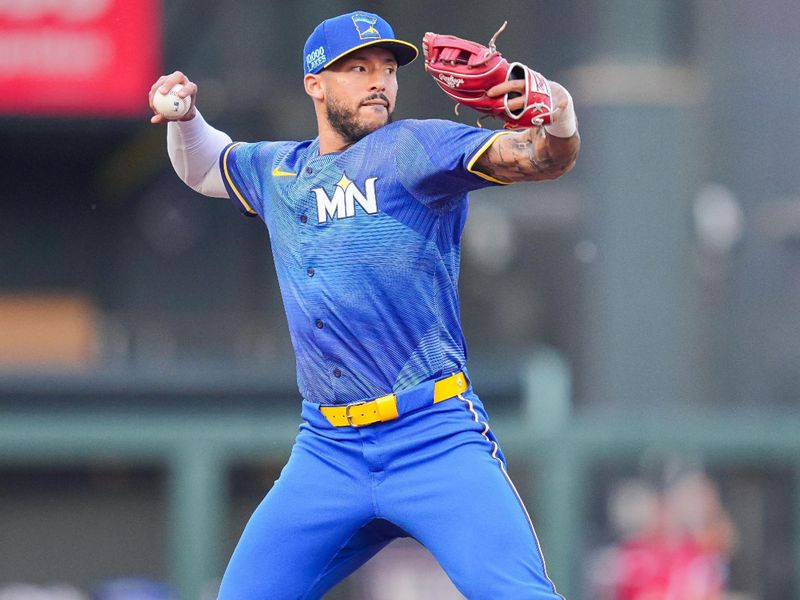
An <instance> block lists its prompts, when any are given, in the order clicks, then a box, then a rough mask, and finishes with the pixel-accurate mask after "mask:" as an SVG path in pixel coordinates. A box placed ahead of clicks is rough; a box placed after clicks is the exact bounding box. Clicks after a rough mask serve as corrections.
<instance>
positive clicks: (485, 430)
mask: <svg viewBox="0 0 800 600" xmlns="http://www.w3.org/2000/svg"><path fill="white" fill-rule="evenodd" d="M458 399H459V400H461V401H462V402H464V403H465V404H466V405H467V408H468V409H469V412H470V413H472V418H473V420H474V421H475V422H476V423H479V424H481V425H483V431H481V435H482V436H483V437H485V438H486V441H487V442H489V443H490V444H491V445H492V458H493V459H495V461H497V464H498V465H499V466H500V471H502V473H503V477H505V478H506V481H507V482H508V485H509V486H511V490H512V491H513V492H514V495H515V496H516V497H517V501H518V502H519V505H520V506H521V507H522V512H524V513H525V518H526V519H527V520H528V525H529V526H530V528H531V534H532V535H533V541H535V542H536V549H537V551H538V552H539V558H540V559H541V561H542V568H543V569H544V576H545V577H546V578H547V581H548V582H550V585H551V586H552V588H553V593H554V594H555V595H556V596H558V597H559V598H561V599H562V600H565V599H564V596H562V595H561V594H559V593H558V591H556V584H555V583H553V580H552V579H550V575H548V574H547V563H546V562H545V560H544V554H543V553H542V546H541V545H540V544H539V538H538V537H537V536H536V530H535V529H534V527H533V521H531V516H530V514H528V509H527V508H525V503H524V502H523V501H522V497H521V496H520V495H519V492H518V491H517V488H516V486H514V482H513V481H511V477H509V475H508V472H507V471H506V466H505V465H504V464H503V461H502V460H500V458H498V456H497V452H498V451H499V450H500V446H498V445H497V442H495V441H494V440H492V439H490V438H489V436H488V435H487V434H488V433H489V424H488V423H486V422H485V421H481V420H480V418H479V416H478V412H477V411H476V410H475V406H474V405H473V404H472V401H471V400H469V399H468V398H465V397H464V396H463V395H462V394H459V395H458Z"/></svg>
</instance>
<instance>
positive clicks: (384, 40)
mask: <svg viewBox="0 0 800 600" xmlns="http://www.w3.org/2000/svg"><path fill="white" fill-rule="evenodd" d="M386 42H391V43H392V44H401V45H403V46H408V47H409V48H413V50H414V53H415V54H414V58H412V59H411V60H410V61H408V62H407V63H406V65H410V64H411V63H412V62H414V61H415V60H417V57H418V56H419V50H418V49H417V47H416V46H415V45H414V44H411V43H409V42H404V41H403V40H393V39H390V38H382V39H378V40H370V41H369V42H366V43H365V44H361V45H360V46H356V47H355V48H350V49H349V50H347V51H346V52H342V53H341V54H340V55H339V56H337V57H336V58H333V59H331V60H329V61H328V62H327V63H325V66H324V67H323V69H327V68H328V67H330V66H331V65H332V64H333V63H335V62H336V61H337V60H339V59H340V58H342V57H343V56H347V55H348V54H350V53H352V52H355V51H356V50H360V49H361V48H366V47H367V46H374V45H376V44H385V43H386ZM406 65H403V66H406Z"/></svg>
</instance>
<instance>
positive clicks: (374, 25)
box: [303, 10, 419, 75]
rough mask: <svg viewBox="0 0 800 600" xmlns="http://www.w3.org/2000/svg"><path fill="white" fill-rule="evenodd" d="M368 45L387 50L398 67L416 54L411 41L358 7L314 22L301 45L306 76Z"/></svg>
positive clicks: (374, 15) (416, 51)
mask: <svg viewBox="0 0 800 600" xmlns="http://www.w3.org/2000/svg"><path fill="white" fill-rule="evenodd" d="M368 46H377V47H379V48H386V49H387V50H391V51H392V53H393V54H394V56H395V58H396V59H397V64H398V65H399V66H403V65H407V64H408V63H410V62H411V61H412V60H414V59H415V58H417V55H418V54H419V51H418V50H417V47H416V46H415V45H414V44H410V43H409V42H404V41H402V40H398V39H395V37H394V30H393V29H392V26H391V25H389V23H387V22H386V21H385V20H383V19H382V18H380V17H379V16H378V15H376V14H373V13H368V12H364V11H362V10H358V11H355V12H351V13H347V14H346V15H340V16H338V17H333V18H332V19H326V20H325V21H323V22H322V23H320V24H319V25H317V27H316V29H314V31H312V32H311V35H310V36H308V39H307V40H306V45H305V47H304V48H303V70H304V72H305V74H306V75H308V74H309V73H319V72H320V71H322V70H323V69H324V68H325V67H328V66H330V65H331V63H333V62H335V61H337V60H339V59H340V58H342V57H343V56H346V55H348V54H350V53H351V52H353V51H354V50H358V49H359V48H366V47H368Z"/></svg>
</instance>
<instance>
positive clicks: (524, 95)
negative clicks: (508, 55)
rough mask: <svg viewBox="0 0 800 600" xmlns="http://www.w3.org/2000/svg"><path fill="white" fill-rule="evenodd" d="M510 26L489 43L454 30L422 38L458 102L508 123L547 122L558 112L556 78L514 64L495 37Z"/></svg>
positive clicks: (435, 72) (430, 66) (433, 67)
mask: <svg viewBox="0 0 800 600" xmlns="http://www.w3.org/2000/svg"><path fill="white" fill-rule="evenodd" d="M505 26H506V24H505V23H503V26H502V27H501V28H500V29H499V30H498V32H497V33H495V34H494V36H493V37H492V39H491V40H490V41H489V46H488V47H487V46H484V45H482V44H479V43H477V42H471V41H469V40H464V39H461V38H459V37H456V36H452V35H439V34H436V33H430V32H429V33H426V34H425V36H424V37H423V39H422V52H423V54H424V56H425V70H426V71H427V72H428V73H429V74H430V75H431V76H432V77H433V80H434V81H435V82H436V84H437V85H438V86H439V87H440V88H441V89H442V90H443V91H444V93H445V94H447V95H448V96H450V97H451V98H452V99H453V100H455V101H456V102H457V103H458V104H464V105H466V106H469V107H470V108H474V109H475V110H477V111H480V112H482V113H485V114H486V115H487V116H493V117H497V118H500V119H502V120H503V121H505V122H506V125H505V128H506V129H526V128H529V127H534V126H541V125H547V124H549V123H551V122H552V120H553V112H554V111H553V92H552V90H551V88H550V82H549V81H548V80H547V79H545V78H544V77H543V76H542V75H540V74H539V73H537V72H536V71H534V70H533V69H531V68H529V67H527V66H525V65H523V64H522V63H518V62H515V63H510V64H509V62H508V61H507V60H506V59H505V58H503V56H502V55H501V54H500V53H499V52H498V51H497V48H496V47H495V40H496V39H497V36H498V35H499V34H500V32H501V31H503V29H505ZM490 91H491V93H490ZM456 108H458V105H456ZM456 112H457V111H456Z"/></svg>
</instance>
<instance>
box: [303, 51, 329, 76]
mask: <svg viewBox="0 0 800 600" xmlns="http://www.w3.org/2000/svg"><path fill="white" fill-rule="evenodd" d="M326 60H327V59H326V58H325V48H324V46H320V47H319V48H317V49H316V50H312V51H311V52H309V53H308V54H306V67H307V69H308V71H309V72H310V71H313V70H314V69H316V68H317V67H318V66H320V65H324V64H325V62H326Z"/></svg>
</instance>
